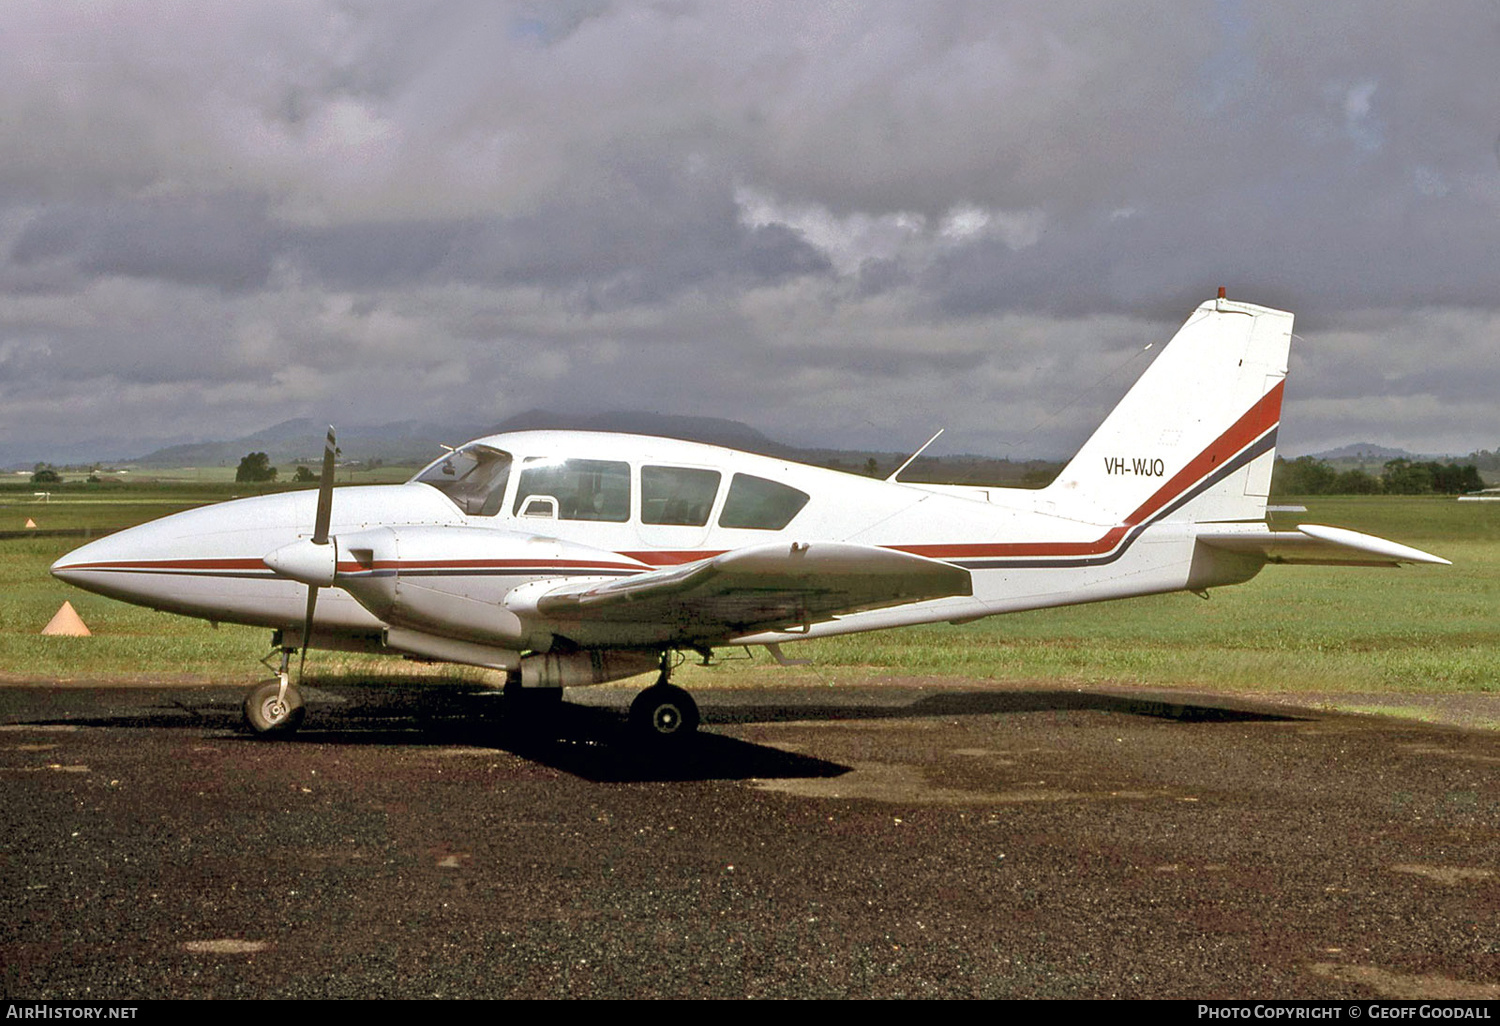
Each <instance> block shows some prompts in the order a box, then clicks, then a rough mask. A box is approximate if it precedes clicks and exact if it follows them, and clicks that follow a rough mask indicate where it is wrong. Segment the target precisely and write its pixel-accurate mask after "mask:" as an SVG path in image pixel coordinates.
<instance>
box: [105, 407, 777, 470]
mask: <svg viewBox="0 0 1500 1026" xmlns="http://www.w3.org/2000/svg"><path fill="white" fill-rule="evenodd" d="M326 430H327V425H326V424H324V423H322V422H321V421H317V420H313V419H311V418H308V417H302V418H299V419H297V420H286V421H282V422H281V423H280V424H275V425H273V426H271V427H268V428H266V429H265V430H264V431H257V432H255V433H254V434H250V435H245V436H244V437H242V438H235V439H232V440H229V441H224V442H198V443H193V444H188V445H171V446H167V447H166V448H162V449H157V450H155V451H154V452H149V453H147V454H146V455H144V456H140V457H137V458H135V459H131V460H124V461H121V462H124V463H129V464H130V465H131V466H136V467H143V468H152V467H157V468H161V467H203V466H235V465H238V463H239V461H240V459H241V458H242V457H243V456H244V455H245V454H246V453H249V452H264V453H265V454H266V455H267V456H269V457H270V459H271V462H272V463H273V464H288V463H302V462H313V461H316V460H318V459H321V458H322V455H323V435H324V432H325V431H326ZM535 430H578V431H623V432H629V433H632V434H646V435H663V436H666V437H669V438H685V439H688V440H690V441H696V442H708V443H710V444H713V445H724V446H729V447H731V448H736V449H747V450H750V451H753V452H761V453H766V454H767V455H782V454H784V453H789V452H792V451H793V450H792V448H791V447H790V446H785V445H781V444H779V443H777V442H773V441H772V440H771V439H769V438H767V437H766V436H765V435H763V434H761V433H760V432H759V431H756V430H755V429H754V428H752V427H750V426H749V425H747V424H741V423H739V422H738V421H733V420H722V419H719V418H717V417H678V416H668V415H665V414H658V413H638V412H625V411H621V412H616V413H597V414H577V415H569V414H561V413H552V412H549V411H546V410H528V411H527V412H525V413H520V414H517V415H516V416H514V417H509V418H507V419H506V420H503V421H501V422H500V423H498V424H437V423H432V422H424V421H414V420H408V421H399V422H397V423H393V424H373V425H355V426H349V427H339V428H338V440H339V449H340V451H341V453H342V457H343V459H345V460H350V461H359V462H362V463H368V462H371V461H373V460H380V461H381V462H383V463H392V464H398V465H400V464H407V465H416V464H422V463H426V462H427V461H429V460H432V459H435V458H436V457H437V456H438V455H439V454H441V452H442V451H443V446H445V445H446V446H450V447H451V446H455V445H462V444H463V443H464V442H467V441H469V440H470V439H472V438H479V437H481V436H483V435H495V434H500V433H502V432H505V431H535Z"/></svg>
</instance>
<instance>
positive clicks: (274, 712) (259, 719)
mask: <svg viewBox="0 0 1500 1026" xmlns="http://www.w3.org/2000/svg"><path fill="white" fill-rule="evenodd" d="M280 694H281V681H279V680H274V679H273V680H266V681H261V682H260V683H259V684H257V685H255V687H254V688H253V689H252V690H251V692H250V693H249V694H248V695H246V696H245V705H244V713H245V726H247V727H249V728H250V730H251V731H252V732H254V733H255V734H258V735H260V736H261V737H285V736H286V735H288V734H291V733H294V732H295V731H296V730H297V728H298V727H300V726H302V717H304V716H306V715H307V709H306V708H305V707H304V706H303V705H302V693H301V692H300V691H298V690H297V689H296V688H295V687H293V686H292V685H290V684H288V685H287V688H286V695H285V696H284V697H282V698H280V699H279V700H278V697H277V696H278V695H280Z"/></svg>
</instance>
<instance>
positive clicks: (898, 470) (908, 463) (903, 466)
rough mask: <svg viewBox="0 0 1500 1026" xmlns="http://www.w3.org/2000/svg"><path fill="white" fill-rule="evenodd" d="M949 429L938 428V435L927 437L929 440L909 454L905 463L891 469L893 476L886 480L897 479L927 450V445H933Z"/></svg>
mask: <svg viewBox="0 0 1500 1026" xmlns="http://www.w3.org/2000/svg"><path fill="white" fill-rule="evenodd" d="M947 430H948V429H947V428H938V431H937V435H933V436H932V437H931V438H929V439H927V441H925V442H923V443H922V448H920V449H918V450H917V451H916V452H914V453H912V454H911V455H910V456H908V457H907V458H906V462H905V463H903V464H901V466H899V467H897V468H896V469H895V470H893V471H891V476H890V477H888V478H886V480H887V481H894V480H896V475H897V474H899V473H901V471H903V470H905V469H906V468H907V467H909V466H911V464H912V461H913V460H915V459H916V458H917V457H918V456H920V455H922V453H924V452H926V451H927V447H928V446H929V445H931V444H932V443H933V442H936V441H937V440H938V435H941V434H942V433H943V432H944V431H947Z"/></svg>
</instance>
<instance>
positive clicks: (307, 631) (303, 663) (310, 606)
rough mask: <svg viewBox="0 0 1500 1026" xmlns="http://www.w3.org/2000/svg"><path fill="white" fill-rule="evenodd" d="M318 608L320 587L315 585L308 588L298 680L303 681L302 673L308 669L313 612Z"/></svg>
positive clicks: (298, 663)
mask: <svg viewBox="0 0 1500 1026" xmlns="http://www.w3.org/2000/svg"><path fill="white" fill-rule="evenodd" d="M317 608H318V587H317V585H315V584H309V585H308V586H307V618H306V619H305V620H303V622H302V658H301V659H300V660H298V662H297V679H298V680H301V679H302V671H303V670H304V669H306V667H307V646H308V643H309V642H311V641H312V627H313V612H314V611H315V610H316V609H317Z"/></svg>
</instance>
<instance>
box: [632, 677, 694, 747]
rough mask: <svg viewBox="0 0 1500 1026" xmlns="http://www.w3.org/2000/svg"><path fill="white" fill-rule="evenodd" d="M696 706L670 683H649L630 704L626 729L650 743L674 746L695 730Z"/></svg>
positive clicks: (691, 699)
mask: <svg viewBox="0 0 1500 1026" xmlns="http://www.w3.org/2000/svg"><path fill="white" fill-rule="evenodd" d="M698 722H699V719H698V703H697V702H694V701H693V696H692V695H690V694H688V693H687V692H686V691H684V690H682V688H679V687H676V686H674V685H672V684H653V685H652V686H651V687H649V688H647V689H646V690H645V691H642V692H641V693H640V694H639V695H636V696H635V701H633V702H631V703H630V730H631V733H633V734H635V736H636V737H638V738H640V739H641V740H643V741H647V742H650V743H652V744H675V743H678V742H681V741H683V740H685V739H687V738H689V737H692V736H693V732H694V731H696V730H697V729H698Z"/></svg>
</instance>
